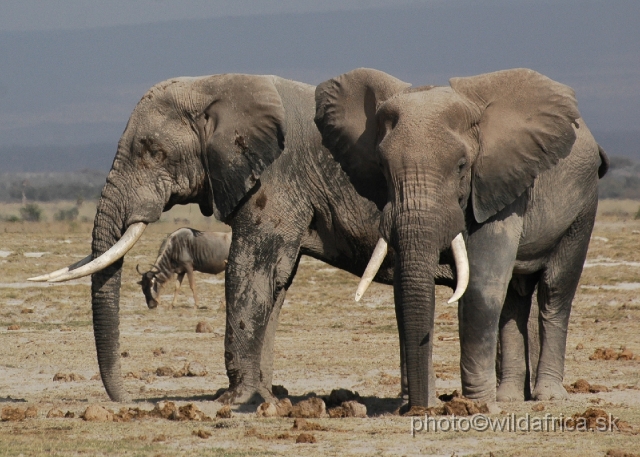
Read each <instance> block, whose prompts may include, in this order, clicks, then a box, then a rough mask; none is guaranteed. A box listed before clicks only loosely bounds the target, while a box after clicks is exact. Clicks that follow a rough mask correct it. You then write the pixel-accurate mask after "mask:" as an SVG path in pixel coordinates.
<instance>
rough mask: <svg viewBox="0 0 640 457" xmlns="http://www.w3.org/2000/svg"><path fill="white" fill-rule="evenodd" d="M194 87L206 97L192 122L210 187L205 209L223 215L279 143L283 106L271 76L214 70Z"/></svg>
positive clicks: (282, 135) (277, 150)
mask: <svg viewBox="0 0 640 457" xmlns="http://www.w3.org/2000/svg"><path fill="white" fill-rule="evenodd" d="M193 89H194V90H195V91H196V92H198V93H199V94H200V95H203V96H204V97H205V99H206V100H207V102H208V105H207V106H206V108H205V109H204V110H203V111H202V112H201V113H200V114H199V115H198V117H197V119H196V127H197V130H198V134H199V137H200V145H201V148H202V152H203V156H204V157H203V160H204V163H205V167H206V168H207V169H208V172H209V183H208V185H210V186H211V191H212V193H213V203H214V205H213V207H212V208H211V207H210V208H209V212H210V213H211V212H212V213H213V214H214V215H215V217H216V218H217V219H218V220H225V219H226V218H227V217H228V216H229V215H230V214H231V213H232V212H233V210H234V209H235V208H236V206H237V205H238V203H239V202H240V200H242V199H243V198H244V196H245V195H246V194H247V192H248V191H249V190H250V189H251V188H252V187H253V186H254V185H255V184H256V182H257V181H258V179H259V178H260V175H261V174H262V172H263V171H264V170H265V169H266V168H267V167H268V166H269V165H270V164H271V163H272V162H273V161H274V160H276V159H277V158H278V157H279V156H280V153H281V152H282V150H283V149H284V138H285V111H284V106H283V104H282V100H281V98H280V95H279V93H278V91H277V90H276V87H275V85H274V77H272V76H253V75H231V74H229V75H216V76H211V77H208V78H205V79H203V80H202V81H199V82H197V83H196V84H194V86H193ZM201 208H202V206H201ZM203 212H204V211H203Z"/></svg>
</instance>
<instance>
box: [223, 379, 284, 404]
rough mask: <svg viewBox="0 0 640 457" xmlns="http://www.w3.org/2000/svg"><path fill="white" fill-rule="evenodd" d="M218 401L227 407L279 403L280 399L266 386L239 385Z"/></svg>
mask: <svg viewBox="0 0 640 457" xmlns="http://www.w3.org/2000/svg"><path fill="white" fill-rule="evenodd" d="M216 401H219V402H220V403H222V404H225V405H239V404H243V405H259V404H261V403H264V402H270V403H277V401H278V399H277V398H276V396H275V395H273V393H272V392H271V390H270V389H268V388H267V387H266V386H260V387H253V386H248V385H243V384H239V385H237V386H235V387H233V388H230V389H228V390H227V391H226V392H225V393H223V394H222V395H220V397H218V399H217V400H216Z"/></svg>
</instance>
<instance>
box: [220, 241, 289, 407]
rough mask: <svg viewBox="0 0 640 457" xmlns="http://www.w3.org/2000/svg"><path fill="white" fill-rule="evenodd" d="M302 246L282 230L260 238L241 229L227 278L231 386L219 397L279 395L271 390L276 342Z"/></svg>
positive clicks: (238, 399) (241, 399) (255, 399)
mask: <svg viewBox="0 0 640 457" xmlns="http://www.w3.org/2000/svg"><path fill="white" fill-rule="evenodd" d="M234 236H235V234H234ZM234 243H235V240H234ZM298 251H299V242H296V241H287V240H285V239H283V237H282V236H273V237H263V238H262V239H261V240H260V242H258V241H256V240H249V239H243V238H242V235H240V236H239V237H238V246H237V248H236V249H235V250H234V246H232V250H231V253H230V257H229V264H228V266H227V272H226V278H225V293H226V300H227V319H226V320H227V326H226V335H225V354H224V355H225V365H226V368H227V375H228V377H229V389H228V390H227V392H225V393H224V394H223V395H222V396H221V397H220V398H219V401H221V402H223V403H254V404H256V403H260V402H262V401H275V400H276V398H275V397H274V395H273V393H272V391H271V379H272V372H273V368H272V366H273V342H274V338H275V329H276V327H277V320H278V316H279V312H280V307H281V306H282V303H283V302H284V296H285V291H286V288H287V287H288V286H289V284H290V281H291V278H292V275H293V273H294V271H295V265H296V262H297V259H298Z"/></svg>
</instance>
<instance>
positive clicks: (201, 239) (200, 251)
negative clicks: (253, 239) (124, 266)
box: [136, 227, 231, 309]
mask: <svg viewBox="0 0 640 457" xmlns="http://www.w3.org/2000/svg"><path fill="white" fill-rule="evenodd" d="M230 246H231V232H201V231H200V230H196V229H192V228H189V227H182V228H179V229H178V230H176V231H175V232H173V233H171V234H169V236H168V237H167V238H165V240H164V241H163V242H162V244H161V245H160V249H159V250H158V257H157V258H156V261H155V262H154V263H153V267H152V268H151V270H149V271H145V272H144V273H143V272H141V271H140V270H139V268H138V266H136V270H137V271H138V273H139V274H140V275H142V278H141V279H140V281H138V284H139V285H140V286H142V293H143V294H144V298H145V300H146V302H147V307H148V308H149V309H154V308H157V307H158V304H159V303H160V294H161V293H162V288H163V287H164V285H165V284H166V283H167V282H169V280H170V279H171V278H172V277H173V276H174V275H177V279H176V288H175V290H174V292H173V300H172V301H171V309H173V305H174V304H175V302H176V297H177V296H178V291H179V290H180V286H181V285H182V280H183V279H184V275H185V274H186V275H187V279H188V280H189V287H190V288H191V292H192V293H193V302H194V307H195V308H196V309H198V295H197V294H196V280H195V277H194V275H193V272H194V271H200V272H202V273H209V274H213V275H215V274H218V273H221V272H223V271H224V269H225V268H226V267H227V258H228V257H229V247H230Z"/></svg>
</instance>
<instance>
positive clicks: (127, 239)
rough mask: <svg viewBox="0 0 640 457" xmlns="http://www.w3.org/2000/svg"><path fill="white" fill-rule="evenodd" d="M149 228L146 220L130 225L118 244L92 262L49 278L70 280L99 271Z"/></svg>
mask: <svg viewBox="0 0 640 457" xmlns="http://www.w3.org/2000/svg"><path fill="white" fill-rule="evenodd" d="M146 228H147V224H145V223H144V222H137V223H135V224H132V225H130V226H129V228H128V229H127V231H126V232H125V233H124V235H122V238H120V240H118V242H117V243H116V244H114V245H113V246H111V248H109V250H108V251H107V252H105V253H104V254H102V255H101V256H100V257H98V258H97V259H94V260H92V261H91V262H90V263H88V264H86V265H83V266H82V267H80V268H77V269H75V270H70V271H68V272H67V273H64V274H62V275H59V276H55V277H53V278H51V279H49V282H62V281H70V280H71V279H77V278H82V277H83V276H88V275H90V274H93V273H95V272H97V271H100V270H102V269H104V268H106V267H108V266H109V265H111V264H112V263H114V262H116V261H117V260H118V259H120V258H121V257H123V256H124V255H125V254H126V253H127V252H128V251H129V250H130V249H131V248H132V247H133V245H134V244H136V241H138V239H140V237H141V236H142V233H143V232H144V229H146Z"/></svg>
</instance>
